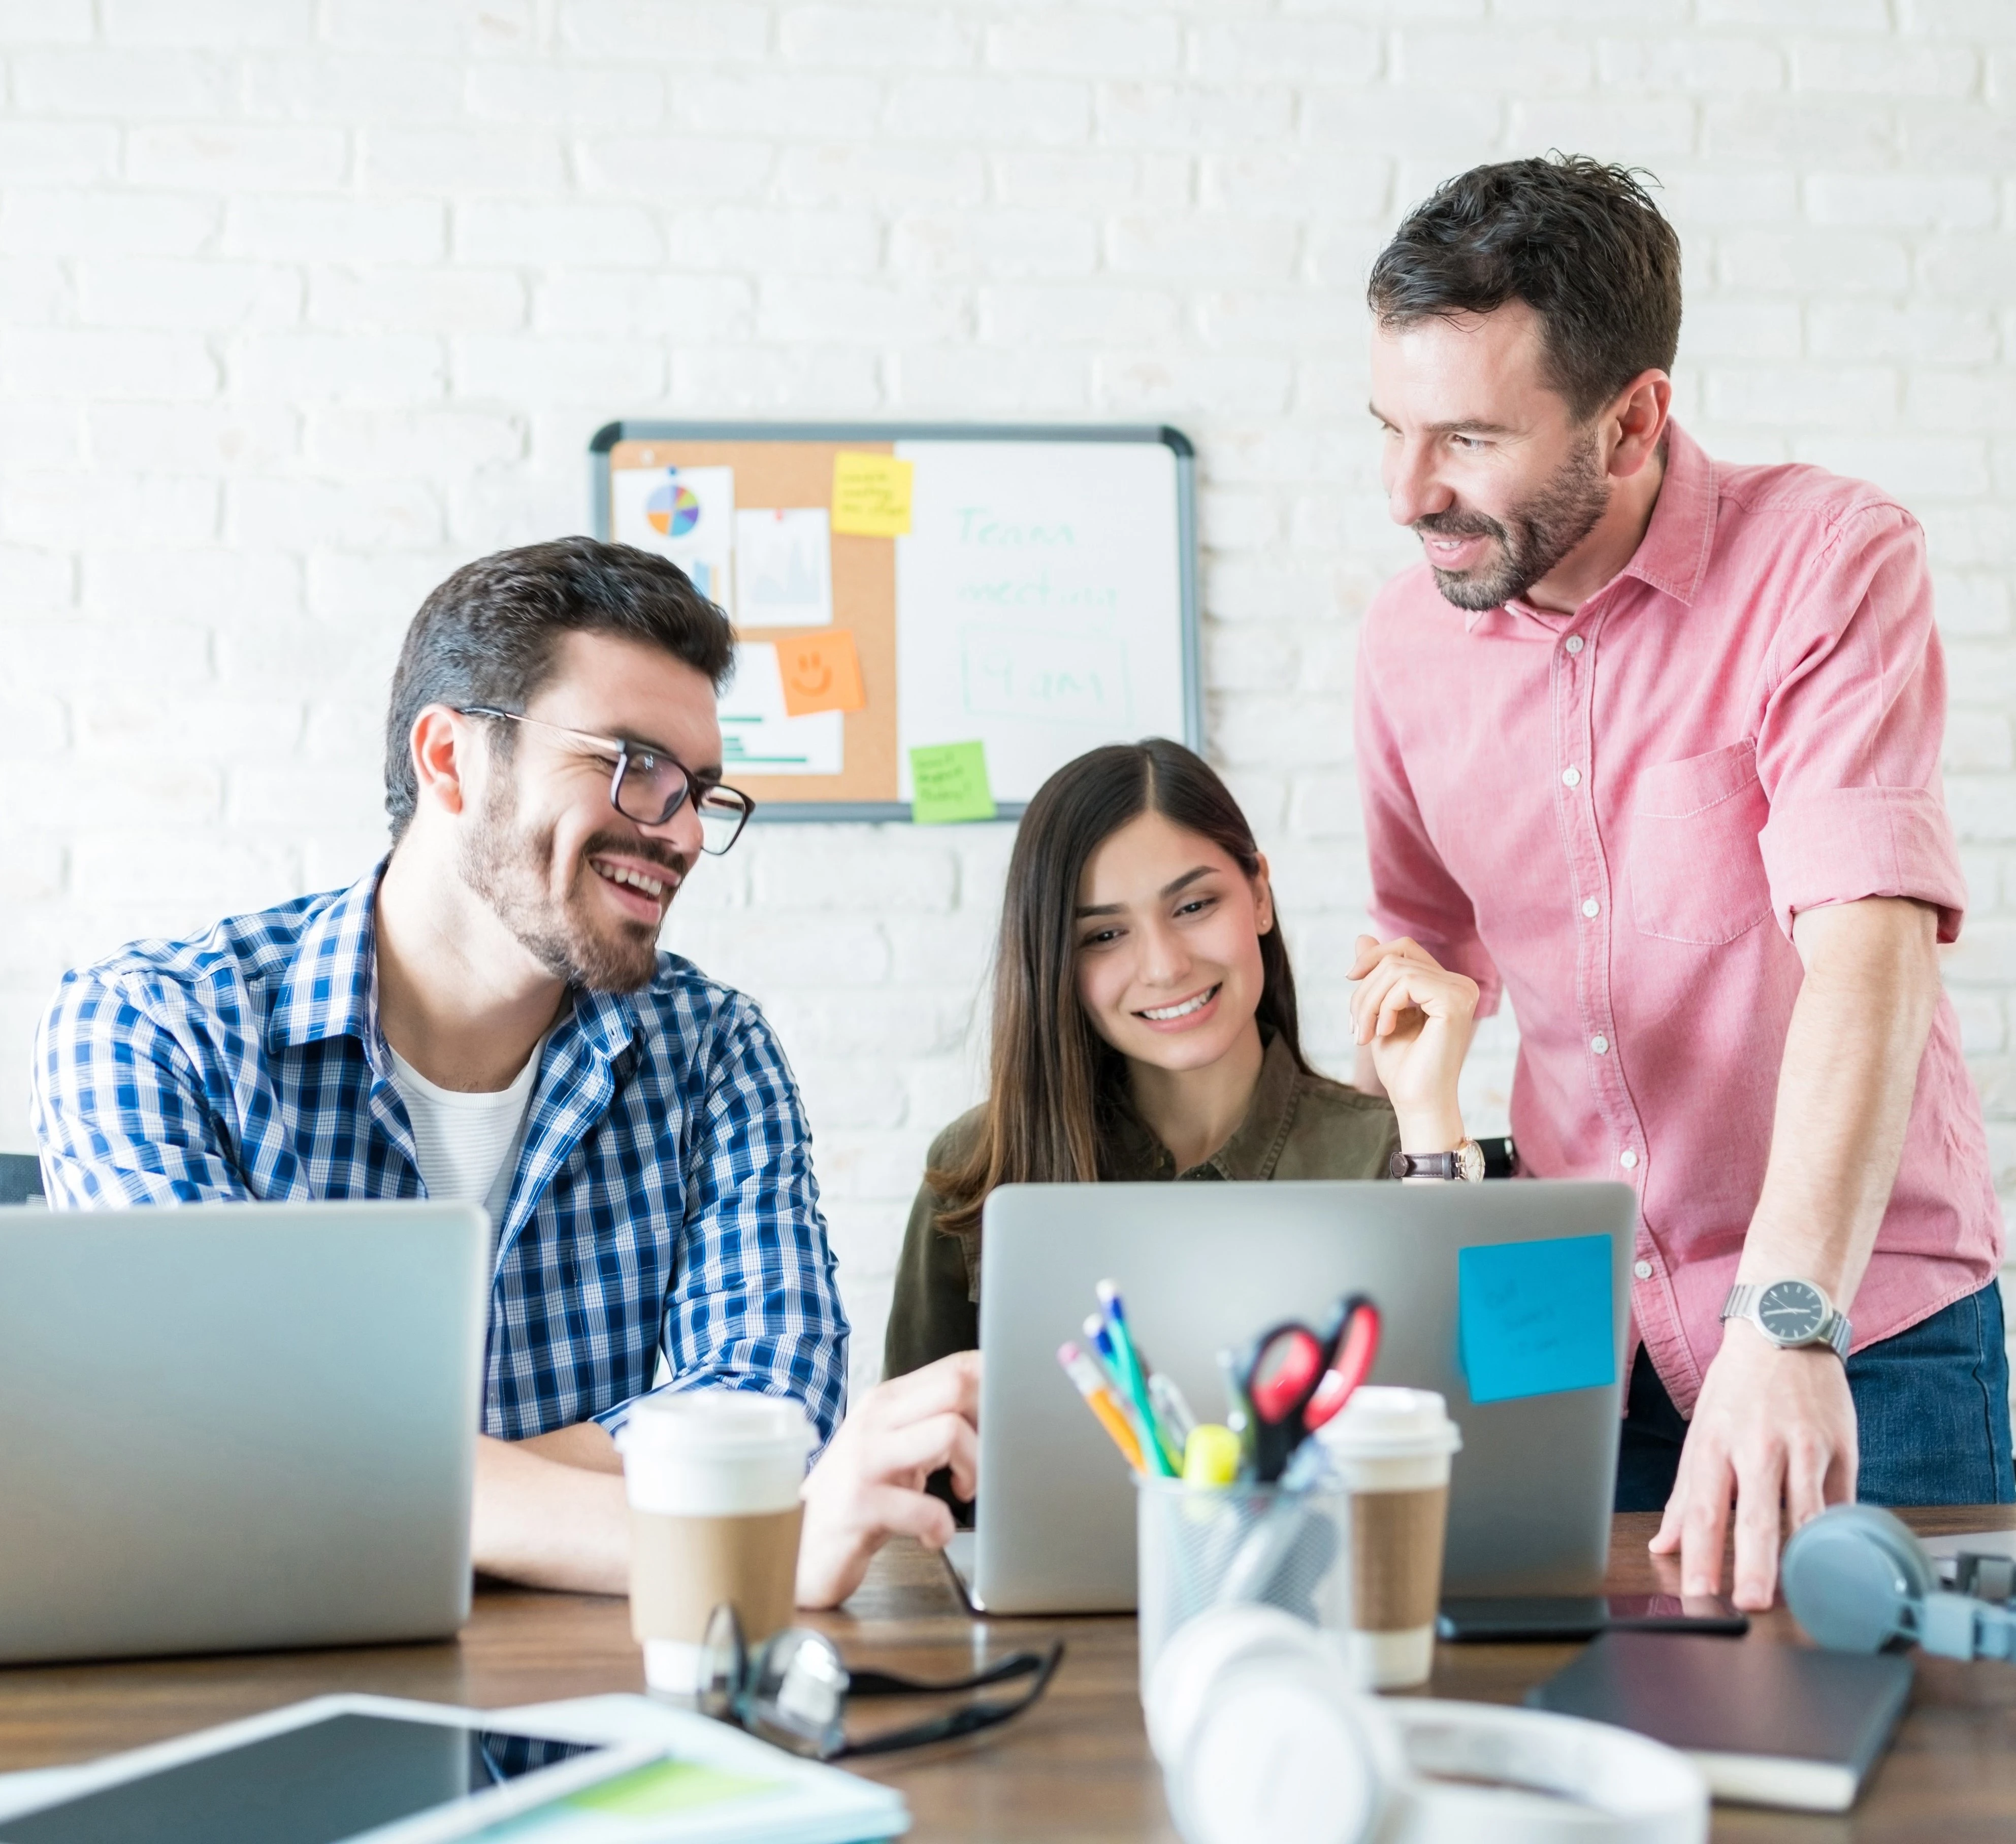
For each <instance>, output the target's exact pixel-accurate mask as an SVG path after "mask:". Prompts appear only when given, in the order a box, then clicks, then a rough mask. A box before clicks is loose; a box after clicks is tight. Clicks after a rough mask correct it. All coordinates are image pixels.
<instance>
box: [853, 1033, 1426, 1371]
mask: <svg viewBox="0 0 2016 1844" xmlns="http://www.w3.org/2000/svg"><path fill="white" fill-rule="evenodd" d="M982 1114H983V1110H982V1109H978V1108H974V1109H970V1111H969V1112H967V1113H964V1114H962V1115H961V1116H959V1119H958V1120H955V1121H954V1122H953V1123H952V1125H951V1126H950V1127H947V1128H946V1129H945V1131H944V1132H943V1133H941V1134H939V1135H938V1138H937V1139H935V1140H934V1141H932V1142H931V1164H932V1165H933V1166H939V1167H942V1166H949V1165H955V1164H957V1163H959V1161H961V1160H962V1159H964V1158H965V1157H966V1156H967V1154H968V1153H969V1152H971V1150H972V1148H973V1146H974V1141H976V1140H977V1138H978V1137H979V1134H980V1129H981V1118H982ZM1399 1145H1400V1130H1399V1123H1398V1122H1396V1121H1395V1119H1394V1117H1393V1109H1392V1107H1391V1104H1390V1103H1389V1102H1387V1100H1386V1099H1385V1098H1384V1096H1381V1095H1366V1094H1365V1093H1364V1092H1363V1091H1362V1090H1359V1089H1355V1088H1348V1087H1345V1085H1344V1084H1342V1083H1341V1082H1332V1081H1330V1080H1327V1078H1326V1077H1322V1076H1313V1075H1311V1074H1309V1073H1307V1072H1306V1071H1305V1070H1301V1069H1297V1068H1296V1067H1295V1059H1294V1058H1293V1057H1292V1056H1291V1055H1289V1054H1288V1048H1287V1045H1286V1044H1283V1042H1282V1041H1281V1040H1280V1038H1278V1037H1276V1039H1275V1040H1274V1041H1273V1042H1272V1043H1270V1044H1269V1045H1268V1046H1267V1049H1266V1053H1265V1058H1264V1059H1263V1060H1262V1063H1261V1066H1260V1081H1259V1084H1258V1087H1255V1090H1254V1091H1253V1099H1252V1101H1251V1102H1250V1103H1249V1104H1248V1105H1247V1109H1246V1118H1245V1119H1244V1120H1242V1121H1240V1123H1239V1125H1238V1127H1237V1130H1235V1131H1234V1132H1233V1136H1232V1138H1230V1139H1229V1140H1227V1141H1226V1142H1225V1144H1224V1145H1222V1146H1221V1147H1219V1149H1218V1150H1217V1151H1216V1152H1214V1153H1213V1154H1212V1155H1211V1157H1210V1158H1208V1159H1206V1160H1205V1161H1204V1163H1203V1164H1201V1165H1195V1166H1191V1167H1190V1169H1189V1170H1187V1171H1181V1172H1179V1171H1178V1170H1176V1162H1175V1158H1174V1156H1172V1154H1171V1153H1170V1152H1169V1149H1168V1148H1167V1147H1166V1146H1165V1145H1163V1144H1162V1143H1161V1141H1160V1140H1158V1139H1157V1138H1156V1137H1155V1135H1154V1133H1153V1131H1152V1130H1150V1128H1149V1127H1147V1124H1146V1123H1144V1122H1143V1120H1141V1119H1140V1117H1139V1116H1138V1115H1136V1113H1134V1112H1133V1111H1132V1109H1129V1108H1125V1107H1123V1108H1122V1109H1121V1113H1120V1115H1119V1116H1118V1119H1117V1120H1115V1122H1114V1127H1113V1130H1112V1133H1111V1136H1110V1138H1109V1139H1108V1141H1107V1146H1106V1149H1105V1150H1106V1155H1107V1163H1108V1166H1109V1169H1110V1170H1111V1175H1112V1177H1114V1178H1115V1179H1118V1180H1130V1179H1131V1180H1135V1181H1141V1180H1154V1179H1172V1180H1176V1181H1185V1180H1190V1179H1204V1178H1233V1179H1247V1180H1251V1179H1270V1178H1383V1177H1385V1176H1386V1175H1387V1166H1388V1163H1389V1162H1390V1161H1391V1158H1392V1156H1393V1154H1394V1153H1395V1152H1396V1151H1397V1150H1398V1149H1399ZM944 1208H945V1202H944V1200H943V1199H941V1198H940V1197H939V1196H938V1194H937V1193H936V1192H934V1191H933V1190H932V1189H931V1187H930V1185H928V1184H924V1185H920V1187H919V1188H918V1191H917V1201H916V1202H915V1203H914V1204H913V1205H912V1206H910V1224H909V1228H908V1229H907V1230H905V1231H904V1235H903V1253H902V1255H901V1256H898V1260H897V1263H896V1292H895V1299H893V1300H892V1301H891V1303H890V1308H889V1329H888V1333H887V1336H886V1338H885V1339H884V1342H883V1346H882V1374H883V1375H884V1376H889V1377H895V1376H902V1375H904V1374H905V1372H906V1371H913V1370H916V1369H919V1368H922V1367H923V1365H925V1364H929V1363H931V1362H933V1361H934V1360H935V1359H938V1358H940V1357H944V1356H945V1355H946V1354H947V1353H949V1352H952V1351H970V1350H974V1349H975V1348H976V1347H977V1346H978V1345H979V1343H980V1235H979V1232H978V1231H977V1230H976V1231H972V1232H970V1233H969V1234H967V1235H948V1234H947V1233H946V1232H945V1231H943V1230H941V1229H940V1228H938V1224H937V1223H936V1221H935V1220H934V1219H935V1218H936V1217H937V1216H938V1213H939V1212H940V1211H941V1210H943V1209H944Z"/></svg>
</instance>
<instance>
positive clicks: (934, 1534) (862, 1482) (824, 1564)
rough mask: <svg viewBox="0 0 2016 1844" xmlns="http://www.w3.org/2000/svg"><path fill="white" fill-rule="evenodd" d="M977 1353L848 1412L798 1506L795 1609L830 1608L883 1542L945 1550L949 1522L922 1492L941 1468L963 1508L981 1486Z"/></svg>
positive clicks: (934, 1367) (881, 1388) (918, 1373)
mask: <svg viewBox="0 0 2016 1844" xmlns="http://www.w3.org/2000/svg"><path fill="white" fill-rule="evenodd" d="M979 1423H980V1353H978V1352H977V1351H955V1352H954V1353H952V1355H951V1356H950V1357H941V1358H940V1359H939V1360H938V1362H937V1363H935V1364H926V1365H925V1366H924V1368H923V1369H922V1370H914V1371H911V1372H910V1374H909V1375H908V1376H902V1377H891V1379H889V1380H888V1381H887V1382H885V1383H878V1384H877V1386H875V1387H874V1388H873V1389H871V1390H869V1393H867V1394H866V1396H863V1397H862V1399H861V1400H860V1401H859V1402H858V1403H856V1404H855V1406H854V1407H853V1409H852V1411H851V1412H850V1413H849V1414H848V1418H847V1419H846V1420H845V1421H844V1422H841V1425H840V1428H839V1430H838V1432H837V1433H835V1434H834V1436H833V1439H832V1440H831V1441H830V1442H829V1443H827V1446H826V1451H825V1452H824V1453H823V1454H820V1455H819V1464H818V1465H816V1466H815V1467H814V1468H812V1472H811V1473H810V1475H809V1476H808V1477H807V1479H806V1480H805V1486H804V1488H803V1490H801V1493H800V1494H799V1496H800V1497H802V1498H803V1499H804V1501H805V1524H804V1526H803V1529H802V1530H801V1533H800V1535H799V1537H798V1594H797V1599H798V1605H800V1606H801V1607H837V1606H838V1605H840V1604H841V1601H844V1600H845V1599H846V1598H848V1595H849V1594H852V1593H853V1592H854V1591H855V1589H856V1588H858V1587H860V1586H861V1578H862V1576H864V1575H866V1573H868V1564H869V1558H871V1557H873V1555H874V1554H875V1552H876V1551H877V1550H879V1549H880V1547H882V1546H883V1544H885V1543H887V1541H888V1540H889V1539H890V1538H891V1537H916V1540H918V1541H919V1542H920V1543H921V1544H923V1546H924V1547H925V1548H926V1549H929V1550H941V1549H943V1548H944V1547H945V1545H946V1544H948V1543H949V1542H950V1541H951V1540H952V1529H953V1526H952V1512H951V1511H950V1510H949V1508H947V1507H946V1505H945V1502H944V1501H943V1500H942V1499H938V1498H934V1497H932V1496H931V1494H929V1493H928V1492H927V1491H926V1490H924V1481H925V1480H927V1479H929V1478H930V1477H931V1475H932V1474H933V1473H934V1472H937V1471H938V1468H940V1467H941V1466H949V1467H950V1468H952V1490H954V1491H955V1492H956V1493H957V1494H959V1497H962V1498H970V1497H972V1496H973V1494H974V1490H975V1489H976V1487H977V1484H978V1481H979V1477H980V1436H979V1432H978V1430H979Z"/></svg>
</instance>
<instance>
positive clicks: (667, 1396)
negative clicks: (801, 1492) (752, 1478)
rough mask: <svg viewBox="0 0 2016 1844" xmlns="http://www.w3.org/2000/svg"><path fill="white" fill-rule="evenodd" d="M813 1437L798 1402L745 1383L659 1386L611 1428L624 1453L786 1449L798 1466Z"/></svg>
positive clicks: (725, 1455) (736, 1453)
mask: <svg viewBox="0 0 2016 1844" xmlns="http://www.w3.org/2000/svg"><path fill="white" fill-rule="evenodd" d="M816 1440H817V1436H815V1435H814V1433H813V1432H812V1423H811V1422H809V1421H808V1419H807V1418H806V1416H805V1405H804V1404H802V1403H799V1402H796V1401H794V1400H792V1399H791V1398H790V1396H759V1395H758V1394H756V1393H754V1391H753V1390H748V1389H686V1390H678V1391H665V1390H661V1391H660V1392H659V1393H657V1394H656V1395H654V1396H646V1397H645V1398H644V1399H643V1400H642V1401H641V1402H639V1404H637V1406H636V1407H635V1408H633V1409H632V1411H630V1418H629V1420H628V1421H627V1422H625V1423H624V1424H623V1425H622V1426H621V1428H619V1429H617V1431H616V1445H617V1450H619V1451H620V1452H622V1453H624V1454H630V1453H632V1452H635V1451H639V1450H642V1451H644V1452H649V1453H650V1454H653V1455H654V1456H668V1457H669V1456H671V1455H675V1454H676V1455H680V1456H690V1457H691V1458H695V1459H706V1460H716V1461H720V1460H727V1461H734V1460H758V1459H770V1458H777V1457H781V1456H782V1455H783V1454H789V1455H790V1458H792V1459H794V1460H795V1461H797V1464H798V1465H799V1466H801V1467H802V1466H803V1465H805V1458H806V1456H807V1455H808V1454H810V1453H811V1452H812V1447H813V1446H814V1444H815V1441H816Z"/></svg>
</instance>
